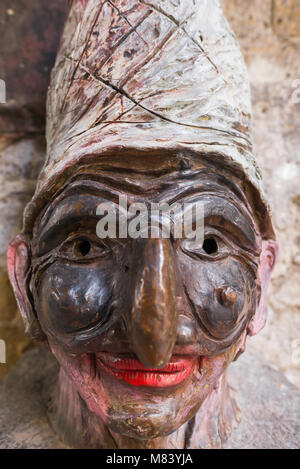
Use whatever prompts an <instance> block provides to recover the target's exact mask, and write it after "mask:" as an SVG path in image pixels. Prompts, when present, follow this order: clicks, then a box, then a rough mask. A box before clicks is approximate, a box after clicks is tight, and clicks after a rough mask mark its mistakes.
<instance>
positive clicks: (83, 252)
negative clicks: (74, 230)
mask: <svg viewBox="0 0 300 469" xmlns="http://www.w3.org/2000/svg"><path fill="white" fill-rule="evenodd" d="M90 250H91V243H90V242H89V241H87V240H86V239H78V240H76V241H75V242H74V245H73V254H74V256H75V257H79V258H81V257H85V256H87V255H88V253H89V252H90Z"/></svg>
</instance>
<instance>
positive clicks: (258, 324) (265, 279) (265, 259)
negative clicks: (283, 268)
mask: <svg viewBox="0 0 300 469" xmlns="http://www.w3.org/2000/svg"><path fill="white" fill-rule="evenodd" d="M277 254H278V244H277V243H276V241H273V240H269V241H263V245H262V252H261V255H260V262H259V267H258V274H257V277H258V278H257V281H258V285H260V288H261V296H260V300H259V304H258V306H257V310H256V313H255V315H254V316H253V318H252V320H251V321H250V323H249V326H248V334H249V335H255V334H257V333H258V332H259V331H260V330H261V329H263V327H264V326H265V324H266V320H267V291H268V286H269V282H270V277H271V273H272V270H273V268H274V266H275V263H276V259H277Z"/></svg>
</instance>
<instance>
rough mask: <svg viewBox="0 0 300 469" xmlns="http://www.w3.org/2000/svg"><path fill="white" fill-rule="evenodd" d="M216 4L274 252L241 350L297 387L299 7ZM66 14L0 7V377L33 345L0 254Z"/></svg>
mask: <svg viewBox="0 0 300 469" xmlns="http://www.w3.org/2000/svg"><path fill="white" fill-rule="evenodd" d="M48 3H49V5H48ZM221 3H222V6H223V9H224V12H225V15H226V16H227V18H228V20H229V22H230V24H231V26H232V28H233V30H234V32H235V34H236V35H237V37H238V39H239V41H240V44H241V48H242V51H243V53H244V56H245V60H246V63H247V65H248V69H249V74H250V80H251V87H252V100H253V118H254V119H253V133H254V142H255V151H256V155H257V159H258V163H259V165H260V166H261V168H262V171H263V176H264V181H265V186H266V192H267V194H268V197H269V200H270V202H271V205H272V207H273V219H274V225H275V229H276V233H277V237H278V241H279V245H280V255H279V262H278V264H277V266H276V269H275V272H274V275H273V278H272V284H271V288H270V293H269V320H268V323H267V326H266V327H265V329H264V331H263V332H262V333H260V334H259V335H258V336H256V337H254V338H251V339H249V340H248V347H249V348H252V349H256V350H257V351H259V352H260V353H261V354H262V355H263V356H264V357H265V358H266V359H267V360H269V361H271V362H272V363H273V365H274V367H277V368H278V369H280V370H281V371H283V372H284V373H285V375H286V376H287V377H288V379H289V380H290V381H292V382H293V383H294V384H296V385H297V386H298V387H300V314H299V313H300V0H264V1H261V0H221ZM50 4H51V5H50ZM64 14H65V4H64V2H63V1H62V0H52V1H51V2H47V1H46V0H26V1H25V0H14V1H13V0H1V6H0V31H2V32H1V38H2V39H1V45H0V78H2V79H4V80H5V81H6V82H7V88H8V89H7V94H8V95H7V104H5V105H4V104H0V220H1V225H0V339H2V340H5V342H6V346H7V363H6V364H5V365H4V364H0V378H1V376H3V375H4V374H5V373H6V372H7V371H8V370H9V369H10V368H11V367H12V366H13V365H14V364H15V362H16V361H17V360H18V358H19V357H20V356H21V354H22V353H23V351H24V350H25V349H26V348H28V347H30V346H31V343H30V342H29V341H28V340H27V339H26V338H25V337H24V334H23V328H22V324H21V321H20V319H19V315H18V313H17V307H16V304H15V301H14V298H13V296H12V292H11V289H10V286H9V283H8V279H7V274H6V268H5V252H6V247H7V244H8V242H9V241H10V240H11V239H12V237H13V236H14V235H15V234H16V233H17V232H18V230H19V229H20V226H21V219H22V212H23V208H24V205H25V203H26V202H27V201H28V200H29V199H30V197H31V194H32V192H33V190H34V185H35V180H36V177H37V174H38V172H39V170H40V167H41V165H42V162H43V159H44V154H45V152H44V138H43V133H44V121H43V113H44V104H43V103H44V99H45V90H46V86H47V81H48V79H49V70H50V69H51V66H52V64H53V60H54V55H55V50H56V47H57V43H58V39H59V34H60V30H61V27H62V24H63V19H64ZM32 70H34V73H32ZM27 72H28V76H27ZM16 73H17V77H16ZM16 78H18V79H16ZM297 80H298V82H297Z"/></svg>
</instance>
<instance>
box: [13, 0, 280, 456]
mask: <svg viewBox="0 0 300 469" xmlns="http://www.w3.org/2000/svg"><path fill="white" fill-rule="evenodd" d="M250 114H251V106H250V93H249V84H248V79H247V73H246V69H245V65H244V62H243V59H242V56H241V53H240V50H239V47H238V45H237V42H236V39H235V37H234V36H233V34H232V32H231V30H230V28H229V26H228V23H227V21H226V20H225V19H224V17H223V15H222V10H221V8H220V5H219V2H218V1H216V0H196V1H195V0H176V1H175V2H174V1H173V0H172V1H171V0H143V1H142V0H112V1H99V2H95V1H93V0H73V1H72V2H70V7H69V14H68V18H67V21H66V25H65V29H64V33H63V37H62V41H61V46H60V50H59V52H58V55H57V59H56V64H55V67H54V69H53V72H52V78H51V85H50V88H49V92H48V102H47V158H46V162H45V166H44V168H43V170H42V173H41V175H40V178H39V181H38V184H37V188H36V192H35V195H34V197H33V199H32V201H31V202H30V203H29V205H28V206H27V208H26V211H25V215H24V228H23V232H22V233H21V234H20V235H18V236H17V237H16V239H15V240H14V241H13V242H12V243H11V245H10V247H9V250H8V270H9V275H10V280H11V283H12V285H13V288H14V291H15V296H16V299H17V301H18V305H19V308H20V311H21V314H22V317H23V319H24V322H25V327H26V332H27V334H28V335H30V336H31V337H34V338H37V339H41V340H44V341H46V342H47V343H48V345H49V347H50V349H51V351H52V352H53V354H54V355H55V357H56V358H57V360H58V362H59V363H60V365H61V371H60V376H59V382H58V387H57V394H56V397H55V408H54V412H53V414H52V421H53V425H54V427H55V429H56V431H57V432H58V434H59V435H60V437H61V438H62V439H63V440H64V441H66V442H67V443H68V444H70V445H73V446H75V447H84V448H113V447H116V446H117V447H120V448H138V447H145V448H146V447H149V448H150V447H153V448H160V447H161V448H167V447H177V448H182V447H189V448H200V447H212V446H218V445H219V444H222V443H224V442H225V441H226V439H227V438H228V436H229V435H230V432H231V429H232V428H233V426H234V425H235V423H236V422H237V421H238V420H239V412H238V408H237V406H236V404H235V402H234V400H233V399H232V398H231V396H230V392H229V388H228V387H227V384H226V368H227V367H228V365H229V364H230V363H231V361H233V360H234V359H236V358H237V356H238V355H239V354H240V353H241V352H243V351H244V348H245V342H246V337H247V335H248V334H250V335H254V334H256V333H257V332H259V330H260V329H261V328H262V327H263V326H264V323H265V302H266V291H267V287H268V282H269V278H270V274H271V271H272V268H273V266H274V263H275V259H276V253H277V245H276V242H275V239H274V233H273V229H272V224H271V221H270V215H269V209H268V205H267V202H266V200H265V196H264V193H263V188H262V182H261V176H260V172H259V169H258V167H257V165H256V163H255V160H254V157H253V154H252V143H251V134H250V128H249V126H250ZM119 197H122V198H123V200H127V204H128V206H130V205H131V204H133V203H140V204H144V206H147V207H148V206H150V205H151V203H168V204H172V203H174V202H176V203H180V204H188V203H192V202H193V203H194V202H200V203H201V204H202V206H203V207H204V239H203V242H201V243H198V244H197V243H195V242H191V240H190V239H189V238H188V237H185V236H184V235H183V236H182V237H181V238H178V237H177V238H175V237H174V236H172V233H171V236H170V237H169V238H168V237H165V236H163V235H162V232H161V231H160V234H161V235H160V236H157V237H155V236H151V234H150V235H148V237H141V236H140V237H139V236H138V237H127V238H125V237H121V236H120V235H119V234H118V233H117V236H116V237H107V238H105V239H100V238H99V236H98V235H97V232H96V227H97V223H98V222H99V215H98V214H97V207H98V206H99V204H101V203H110V204H114V206H115V207H116V211H117V210H118V209H119V208H118V201H119ZM216 442H217V443H216Z"/></svg>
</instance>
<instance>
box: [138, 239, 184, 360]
mask: <svg viewBox="0 0 300 469" xmlns="http://www.w3.org/2000/svg"><path fill="white" fill-rule="evenodd" d="M133 265H134V266H135V268H136V275H135V276H134V285H133V300H132V308H131V333H132V344H133V347H134V350H135V353H136V354H137V356H138V358H139V360H140V361H141V362H142V363H143V365H144V366H146V367H148V368H161V367H163V366H164V365H165V364H166V363H167V362H168V361H169V359H170V357H171V355H172V351H173V348H174V345H175V341H176V334H177V312H176V302H175V267H174V254H173V248H172V245H171V242H170V240H169V239H140V240H138V241H137V242H136V248H135V251H134V263H133Z"/></svg>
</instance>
